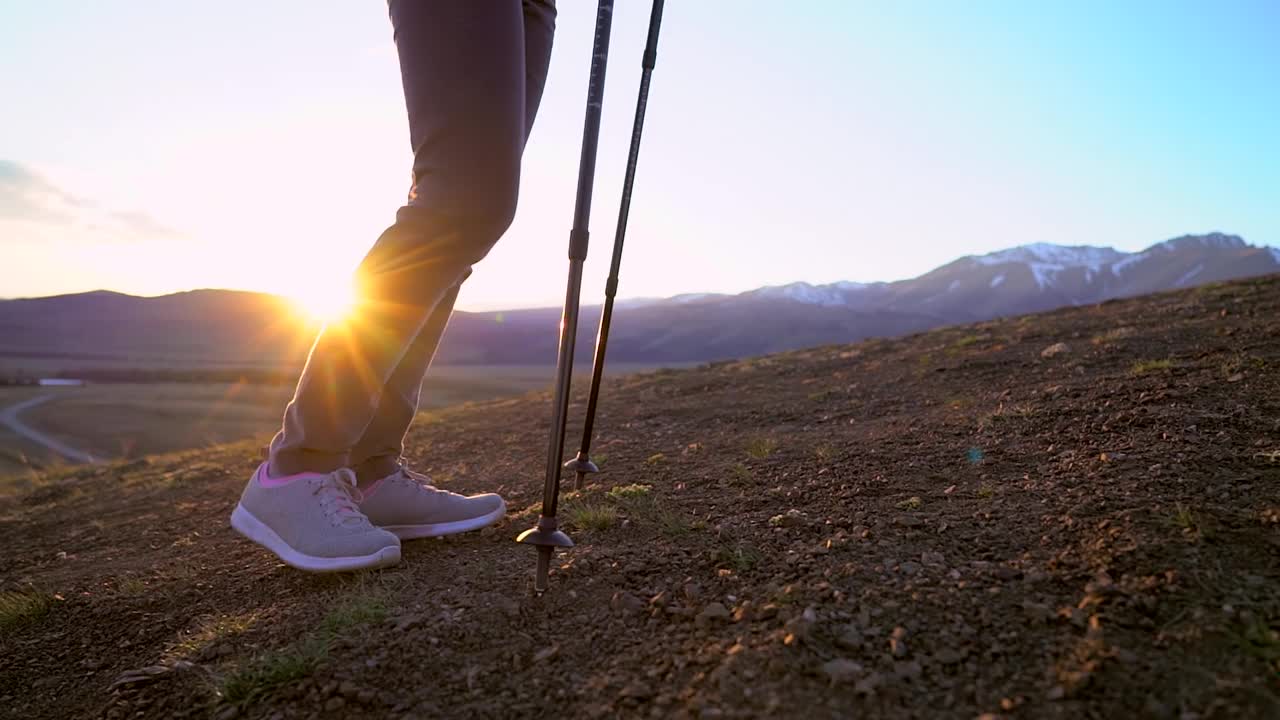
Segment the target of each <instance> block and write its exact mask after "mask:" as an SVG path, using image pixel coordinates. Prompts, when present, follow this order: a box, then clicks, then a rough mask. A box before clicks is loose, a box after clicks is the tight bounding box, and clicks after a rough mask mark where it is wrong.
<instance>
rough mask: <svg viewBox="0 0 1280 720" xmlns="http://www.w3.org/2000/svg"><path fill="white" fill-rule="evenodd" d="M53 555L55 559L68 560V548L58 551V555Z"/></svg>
mask: <svg viewBox="0 0 1280 720" xmlns="http://www.w3.org/2000/svg"><path fill="white" fill-rule="evenodd" d="M53 557H54V559H57V560H66V559H67V551H66V550H59V551H58V554H57V555H54V556H53Z"/></svg>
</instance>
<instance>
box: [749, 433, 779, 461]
mask: <svg viewBox="0 0 1280 720" xmlns="http://www.w3.org/2000/svg"><path fill="white" fill-rule="evenodd" d="M777 449H778V441H777V440H774V439H773V438H769V437H757V438H751V439H750V440H748V441H747V454H748V455H750V456H751V457H753V458H755V459H757V460H763V459H765V458H767V457H769V456H770V455H772V454H773V451H774V450H777Z"/></svg>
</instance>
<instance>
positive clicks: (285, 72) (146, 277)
mask: <svg viewBox="0 0 1280 720" xmlns="http://www.w3.org/2000/svg"><path fill="white" fill-rule="evenodd" d="M559 6H560V15H559V22H558V28H557V35H556V44H555V49H554V52H553V55H552V61H551V69H550V76H549V79H548V83H547V88H546V93H545V96H544V100H543V103H542V109H541V111H540V113H539V116H538V122H537V125H536V126H535V128H534V131H533V135H532V138H531V140H530V143H529V146H528V148H527V150H526V153H525V157H524V167H523V171H522V184H521V199H520V207H519V210H518V212H517V216H516V220H515V222H514V223H513V225H512V226H511V229H510V230H509V231H508V233H507V235H506V236H505V237H504V238H503V239H502V240H501V241H500V242H499V244H498V246H497V247H496V248H495V249H494V251H493V252H492V253H491V254H490V255H489V257H488V258H486V259H485V261H484V262H483V263H481V264H480V265H479V266H478V267H477V268H476V273H475V274H474V275H473V276H472V278H471V280H470V281H469V282H468V283H467V285H466V286H465V287H464V289H463V292H462V295H461V297H460V299H459V307H461V308H464V309H496V308H509V307H520V306H538V305H545V306H553V305H557V304H559V303H560V302H561V301H562V299H563V294H564V282H565V272H566V269H567V259H566V248H567V241H568V231H569V227H570V225H571V222H572V214H573V203H574V189H575V185H576V173H577V167H578V156H579V149H580V143H581V133H582V117H583V105H584V100H585V91H586V84H587V72H588V65H589V60H590V54H591V48H590V46H591V36H592V29H593V24H594V19H595V3H593V2H589V1H588V0H560V2H559ZM648 15H649V3H647V2H644V1H643V0H617V10H616V13H615V19H614V23H613V40H612V44H611V52H610V56H609V65H608V76H607V77H608V85H607V90H606V94H605V101H604V126H603V130H602V134H601V137H600V151H599V153H600V155H599V164H598V167H597V175H596V191H595V203H594V206H593V212H592V223H591V230H592V248H591V255H590V258H589V260H588V267H587V275H586V282H585V289H584V299H585V300H586V301H591V300H592V299H593V298H596V297H598V296H601V295H602V294H603V285H604V276H605V272H606V269H607V266H608V261H609V254H610V248H609V244H610V243H611V242H612V238H613V230H614V223H615V221H616V217H617V211H618V196H619V192H620V188H621V184H622V175H623V168H624V163H625V159H626V152H627V144H628V140H629V136H630V130H631V121H632V116H633V113H634V107H635V93H636V87H637V84H638V81H639V76H640V56H641V50H642V48H643V45H644V37H645V32H646V25H647V22H648ZM0 108H3V109H2V110H0V297H22V296H36V295H49V294H57V293H65V292H78V291H85V290H92V289H99V288H105V289H110V290H117V291H121V292H128V293H133V294H142V295H154V294H161V293H167V292H173V291H179V290H186V289H193V288H200V287H226V288H238V289H249V290H263V291H270V292H279V293H282V294H293V295H305V294H312V295H314V294H315V293H316V292H317V288H320V289H324V288H328V287H338V286H340V285H342V284H343V283H345V281H346V278H348V277H349V275H350V272H351V270H352V269H353V268H354V266H355V264H356V263H357V262H358V261H359V259H360V257H362V255H363V254H364V252H365V251H366V250H367V249H368V247H369V245H370V244H371V243H372V242H373V240H374V239H375V238H376V237H377V236H378V234H379V233H380V232H381V231H382V230H383V229H384V228H385V227H386V226H387V225H388V224H389V223H390V222H391V220H392V219H393V217H394V213H395V210H396V208H397V206H398V205H399V204H400V203H401V202H403V200H404V197H405V192H406V190H407V185H408V178H409V166H410V161H411V156H410V152H409V143H408V129H407V122H406V119H405V114H404V106H403V95H402V90H401V86H400V79H399V73H398V66H397V63H396V56H395V48H394V45H393V43H392V38H391V29H390V24H389V21H388V19H387V16H386V8H385V5H384V4H382V3H376V2H357V1H355V0H305V1H304V0H272V1H271V2H250V1H249V0H224V1H223V2H218V3H187V2H166V1H163V0H151V1H144V0H113V2H110V3H84V2H73V1H72V0H49V1H48V2H39V3H35V2H22V1H21V0H0ZM1213 230H1218V231H1223V232H1229V233H1235V234H1239V235H1241V236H1242V237H1244V238H1245V239H1246V240H1248V241H1249V242H1252V243H1253V244H1256V245H1272V246H1275V245H1280V3H1277V2H1274V1H1273V0H1254V1H1247V0H1224V1H1223V2H1215V3H1205V2H1200V1H1194V2H1187V1H1182V0H1161V1H1159V2H1144V1H1139V0H1132V1H1130V2H1124V3H1114V2H1095V1H1084V2H1081V1H1072V2H1065V1H1062V2H1059V1H1046V2H1037V3H1027V2H1018V1H1016V0H1010V1H1008V2H998V1H996V0H978V1H976V2H972V3H951V2H942V1H941V0H935V1H932V2H924V1H920V0H904V1H903V2H893V3H888V2H863V1H861V0H830V1H827V2H820V1H817V0H813V1H806V2H795V3H780V2H776V0H774V1H764V0H759V1H754V0H734V1H733V2H730V1H729V0H671V2H668V3H667V4H666V13H665V16H664V21H663V25H662V35H661V40H660V43H659V49H658V65H657V69H656V70H655V72H654V77H653V86H652V91H651V94H650V100H649V106H648V115H647V121H646V125H645V130H644V142H643V147H642V150H641V153H640V160H639V168H638V172H637V178H636V189H635V194H634V198H633V204H632V213H631V220H630V225H629V229H628V233H627V245H626V253H625V256H624V259H623V267H622V281H621V289H620V295H622V296H623V297H663V296H669V295H674V294H678V293H685V292H741V291H744V290H748V289H752V288H755V287H759V286H762V285H776V284H784V283H789V282H793V281H799V280H803V281H808V282H812V283H826V282H834V281H838V280H853V281H863V282H867V281H876V280H895V279H900V278H905V277H912V276H915V275H919V274H921V273H924V272H927V271H928V270H930V269H931V268H933V267H936V266H938V265H941V264H943V263H946V262H949V261H950V260H953V259H955V258H956V257H959V256H962V255H967V254H979V253H984V252H989V251H993V250H997V249H1001V248H1006V247H1011V246H1015V245H1020V244H1026V243H1032V242H1049V243H1059V244H1068V245H1078V244H1090V245H1109V246H1112V247H1116V248H1118V249H1122V250H1138V249H1141V248H1144V247H1146V246H1148V245H1151V244H1153V243H1156V242H1159V241H1161V240H1164V239H1167V238H1170V237H1174V236H1177V235H1182V234H1186V233H1200V232H1208V231H1213Z"/></svg>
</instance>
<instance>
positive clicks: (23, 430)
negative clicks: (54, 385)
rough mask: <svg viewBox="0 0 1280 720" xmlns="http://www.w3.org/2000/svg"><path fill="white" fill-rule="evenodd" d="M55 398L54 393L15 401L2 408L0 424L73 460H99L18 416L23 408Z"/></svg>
mask: <svg viewBox="0 0 1280 720" xmlns="http://www.w3.org/2000/svg"><path fill="white" fill-rule="evenodd" d="M52 399H53V395H38V396H36V397H33V398H31V399H29V400H23V401H22V402H20V403H14V404H13V405H10V406H9V407H7V408H4V409H3V410H0V425H3V426H4V427H7V428H9V429H10V430H12V431H14V432H15V433H17V434H19V435H21V436H22V437H24V438H26V439H28V440H30V441H31V442H33V443H36V444H38V445H43V446H45V447H46V448H49V449H50V450H52V451H53V452H55V453H57V454H59V455H61V456H62V457H64V458H66V459H68V460H71V461H73V462H81V463H92V462H97V460H96V459H94V457H93V456H92V455H90V454H89V453H86V452H82V451H80V450H77V449H75V448H73V447H71V446H70V445H67V444H66V443H64V442H62V441H61V440H58V439H57V438H52V437H49V436H48V435H45V434H44V433H42V432H40V431H39V430H36V429H35V428H33V427H31V426H30V425H27V424H26V423H24V422H22V420H20V419H19V418H18V416H19V415H20V414H22V411H23V410H29V409H31V408H33V407H35V406H37V405H43V404H44V403H47V402H49V401H50V400H52Z"/></svg>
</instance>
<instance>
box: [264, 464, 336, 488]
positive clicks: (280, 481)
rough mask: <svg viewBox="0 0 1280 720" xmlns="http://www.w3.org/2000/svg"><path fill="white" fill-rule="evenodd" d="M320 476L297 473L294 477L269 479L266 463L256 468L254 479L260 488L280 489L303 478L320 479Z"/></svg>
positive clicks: (269, 472)
mask: <svg viewBox="0 0 1280 720" xmlns="http://www.w3.org/2000/svg"><path fill="white" fill-rule="evenodd" d="M322 474H323V473H313V472H305V473H298V474H296V475H284V476H282V477H271V471H270V470H268V469H267V463H262V464H261V465H259V466H258V472H257V474H256V476H255V477H256V478H257V480H258V484H259V485H261V486H262V487H265V488H274V487H280V486H282V485H288V484H289V483H291V482H293V481H294V480H301V479H303V478H309V477H320V476H321V475H322Z"/></svg>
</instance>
